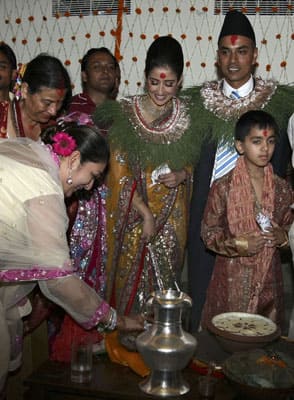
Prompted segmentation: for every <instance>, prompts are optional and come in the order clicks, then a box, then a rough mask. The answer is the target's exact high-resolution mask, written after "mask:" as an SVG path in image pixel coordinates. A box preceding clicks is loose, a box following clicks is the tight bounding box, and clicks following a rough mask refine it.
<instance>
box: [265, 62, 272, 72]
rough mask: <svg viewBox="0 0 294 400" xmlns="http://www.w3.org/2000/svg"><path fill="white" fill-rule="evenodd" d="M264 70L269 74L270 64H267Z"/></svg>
mask: <svg viewBox="0 0 294 400" xmlns="http://www.w3.org/2000/svg"><path fill="white" fill-rule="evenodd" d="M265 70H266V71H267V72H269V71H270V70H271V65H270V64H267V65H266V66H265Z"/></svg>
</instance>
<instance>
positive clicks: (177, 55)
mask: <svg viewBox="0 0 294 400" xmlns="http://www.w3.org/2000/svg"><path fill="white" fill-rule="evenodd" d="M157 67H169V68H171V69H172V70H173V71H174V72H175V74H176V75H177V78H178V80H179V79H180V78H181V76H182V73H183V69H184V56H183V50H182V46H181V45H180V43H179V42H178V41H177V40H176V39H174V38H172V37H171V36H161V37H159V38H157V39H156V40H155V41H154V42H153V43H152V44H151V46H150V47H149V49H148V50H147V55H146V61H145V76H146V77H148V75H149V73H150V72H151V71H152V70H153V68H157Z"/></svg>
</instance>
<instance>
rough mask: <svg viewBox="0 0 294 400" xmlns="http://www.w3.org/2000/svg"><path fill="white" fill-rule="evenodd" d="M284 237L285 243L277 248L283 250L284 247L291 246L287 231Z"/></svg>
mask: <svg viewBox="0 0 294 400" xmlns="http://www.w3.org/2000/svg"><path fill="white" fill-rule="evenodd" d="M284 236H285V240H284V242H283V243H281V244H278V245H277V247H278V248H279V249H280V248H282V247H286V246H288V244H289V238H288V235H287V232H286V231H284Z"/></svg>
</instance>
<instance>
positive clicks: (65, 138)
mask: <svg viewBox="0 0 294 400" xmlns="http://www.w3.org/2000/svg"><path fill="white" fill-rule="evenodd" d="M52 140H53V142H54V143H53V144H52V147H53V150H54V152H55V153H56V154H58V155H60V156H64V157H66V156H70V155H71V153H72V152H73V151H74V150H75V149H76V148H77V144H76V141H75V140H74V138H73V137H71V136H70V135H69V134H68V133H66V132H56V133H55V135H54V136H53V137H52Z"/></svg>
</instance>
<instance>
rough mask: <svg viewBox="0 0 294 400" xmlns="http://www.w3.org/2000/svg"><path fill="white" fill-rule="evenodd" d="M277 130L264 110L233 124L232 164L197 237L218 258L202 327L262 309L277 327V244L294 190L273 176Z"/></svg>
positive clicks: (282, 241) (283, 240)
mask: <svg viewBox="0 0 294 400" xmlns="http://www.w3.org/2000/svg"><path fill="white" fill-rule="evenodd" d="M277 135H278V127H277V124H276V122H275V120H274V119H273V117H272V116H271V115H269V114H268V113H266V112H264V111H248V112H246V113H245V114H243V115H242V116H241V117H240V118H239V120H238V121H237V124H236V127H235V147H236V149H237V151H238V153H239V158H238V161H237V164H236V167H235V168H234V169H233V170H232V171H231V172H229V173H228V174H226V175H225V176H223V177H222V178H220V179H218V180H216V181H215V182H214V183H213V185H212V187H211V189H210V193H209V197H208V201H207V204H206V209H205V213H204V217H203V221H202V230H201V237H202V239H203V241H204V243H205V245H206V247H207V248H208V249H209V250H211V251H213V252H215V253H216V254H217V257H216V261H215V265H214V271H213V275H212V278H211V281H210V284H209V287H208V290H207V296H206V303H205V306H204V310H203V314H202V322H201V325H202V328H205V327H206V325H207V322H208V321H209V320H211V318H212V317H213V316H214V315H217V314H219V313H223V312H233V311H234V312H248V313H256V314H261V315H264V316H266V317H268V318H271V319H272V320H273V321H275V322H276V323H277V324H278V325H280V326H281V323H282V319H283V280H282V269H281V260H280V254H279V248H281V247H284V246H287V245H288V234H287V231H288V229H289V227H290V225H291V223H292V221H293V215H292V212H291V208H290V206H291V204H292V203H293V191H292V189H291V188H290V186H289V185H288V183H287V182H286V181H285V180H283V179H281V178H279V177H278V176H276V175H274V173H273V169H272V166H271V163H270V160H271V157H272V155H273V152H274V148H275V142H276V139H277ZM257 220H258V221H259V223H260V220H261V225H260V224H259V223H258V222H257ZM263 222H267V225H270V226H269V227H264V225H263Z"/></svg>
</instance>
